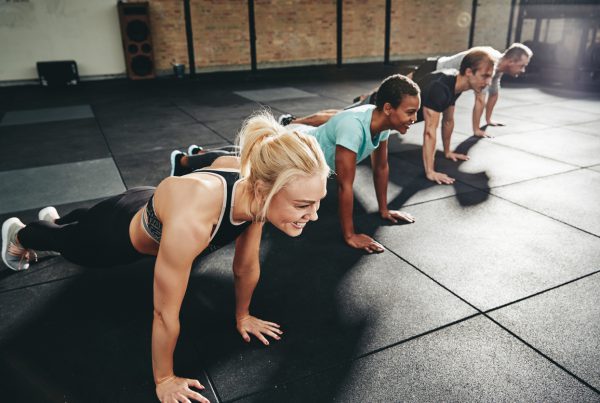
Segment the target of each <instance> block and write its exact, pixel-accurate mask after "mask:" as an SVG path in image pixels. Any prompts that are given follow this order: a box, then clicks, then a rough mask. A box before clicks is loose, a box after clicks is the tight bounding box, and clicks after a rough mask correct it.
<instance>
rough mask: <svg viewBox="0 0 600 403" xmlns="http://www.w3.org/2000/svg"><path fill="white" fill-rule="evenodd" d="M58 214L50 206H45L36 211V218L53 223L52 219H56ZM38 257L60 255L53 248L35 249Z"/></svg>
mask: <svg viewBox="0 0 600 403" xmlns="http://www.w3.org/2000/svg"><path fill="white" fill-rule="evenodd" d="M59 218H60V216H59V215H58V211H56V209H55V208H54V207H52V206H48V207H45V208H43V209H41V210H40V211H39V212H38V220H40V221H47V222H50V223H53V224H54V221H56V220H58V219H59ZM35 253H36V255H37V257H38V259H41V258H46V257H49V256H60V253H58V252H56V251H53V250H43V251H42V250H36V251H35Z"/></svg>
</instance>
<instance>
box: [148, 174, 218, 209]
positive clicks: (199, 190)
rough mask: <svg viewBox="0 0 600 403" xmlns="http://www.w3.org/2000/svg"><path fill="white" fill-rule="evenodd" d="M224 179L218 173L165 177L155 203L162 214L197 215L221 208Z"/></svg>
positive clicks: (158, 188) (155, 197)
mask: <svg viewBox="0 0 600 403" xmlns="http://www.w3.org/2000/svg"><path fill="white" fill-rule="evenodd" d="M224 183H225V182H224V179H223V178H220V177H219V176H218V175H207V174H196V173H195V174H191V175H185V176H181V177H174V176H172V177H169V178H166V179H164V180H163V181H162V182H161V183H160V184H159V185H158V187H157V188H156V192H155V196H154V203H155V206H156V207H157V210H159V211H158V212H159V216H161V217H165V218H166V217H167V216H173V215H177V216H179V215H198V214H202V215H204V214H205V213H208V214H209V215H211V213H212V212H213V211H215V212H217V211H220V209H221V205H222V204H223V198H224V191H225V186H224Z"/></svg>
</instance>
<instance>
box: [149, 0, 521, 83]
mask: <svg viewBox="0 0 600 403" xmlns="http://www.w3.org/2000/svg"><path fill="white" fill-rule="evenodd" d="M471 5H472V1H471V0H447V1H438V0H392V14H391V23H392V25H391V43H390V57H391V58H392V59H393V60H398V59H410V58H420V57H425V56H429V55H436V54H451V53H455V52H459V51H461V50H464V49H466V47H467V46H468V41H469V29H470V23H471ZM150 8H151V23H152V30H153V40H154V44H155V58H156V65H157V68H158V70H159V71H168V70H170V69H171V63H173V62H179V63H184V64H186V65H187V43H186V36H185V19H184V13H183V2H182V1H175V0H150ZM190 8H191V17H192V28H193V35H194V52H195V57H196V68H197V70H198V71H203V70H213V71H214V70H228V69H249V67H250V45H249V27H248V3H247V0H192V1H191V2H190ZM509 10H510V0H498V1H496V0H480V6H479V7H478V12H477V25H476V34H475V44H490V45H492V46H495V47H498V48H500V49H502V48H503V45H504V43H505V41H506V33H507V26H508V15H509ZM254 11H255V23H256V37H257V41H256V52H257V63H258V67H259V68H265V67H271V66H282V65H289V64H319V63H335V61H336V54H337V49H336V46H337V37H336V32H337V28H336V12H337V7H336V0H255V2H254ZM342 35H343V44H342V46H343V48H342V55H343V60H344V62H345V63H348V62H359V61H369V60H370V61H372V60H381V61H383V55H384V41H385V0H344V2H343V32H342Z"/></svg>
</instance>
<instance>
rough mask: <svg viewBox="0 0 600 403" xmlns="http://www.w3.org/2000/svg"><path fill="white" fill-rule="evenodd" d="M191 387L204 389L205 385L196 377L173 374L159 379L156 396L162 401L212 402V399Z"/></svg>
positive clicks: (162, 402)
mask: <svg viewBox="0 0 600 403" xmlns="http://www.w3.org/2000/svg"><path fill="white" fill-rule="evenodd" d="M190 387H194V388H196V389H204V386H202V384H201V383H200V382H198V380H196V379H186V378H179V377H177V376H175V375H173V376H172V377H171V378H167V379H165V380H164V381H159V382H158V383H157V384H156V396H157V397H158V400H160V401H161V403H178V402H189V401H191V400H194V401H197V402H201V403H210V400H208V399H207V398H205V397H204V396H202V395H201V394H200V393H198V392H196V391H194V390H192V389H190Z"/></svg>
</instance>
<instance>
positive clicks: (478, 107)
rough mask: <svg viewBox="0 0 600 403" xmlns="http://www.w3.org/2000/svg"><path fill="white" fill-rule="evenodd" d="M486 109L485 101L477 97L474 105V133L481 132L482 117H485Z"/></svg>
mask: <svg viewBox="0 0 600 403" xmlns="http://www.w3.org/2000/svg"><path fill="white" fill-rule="evenodd" d="M484 109H485V103H484V100H483V99H482V98H481V97H479V96H476V97H475V105H473V118H472V124H473V133H477V131H478V130H479V125H480V124H481V115H483V110H484Z"/></svg>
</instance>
